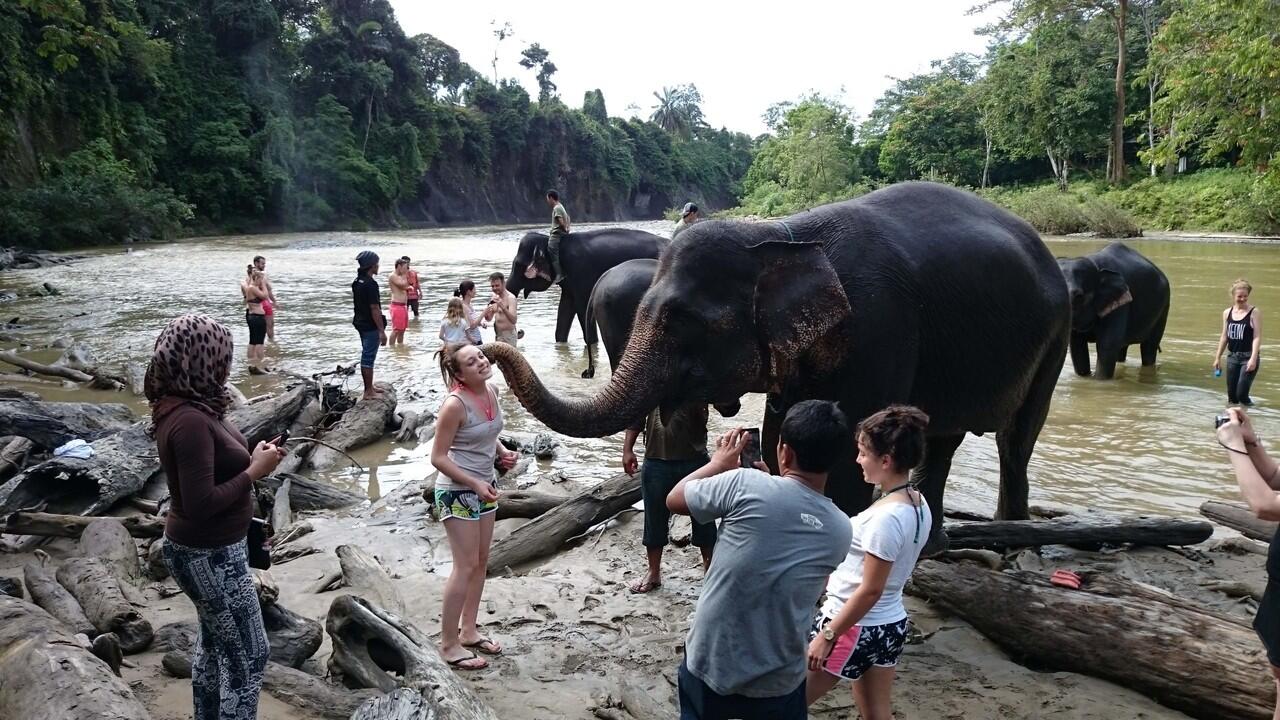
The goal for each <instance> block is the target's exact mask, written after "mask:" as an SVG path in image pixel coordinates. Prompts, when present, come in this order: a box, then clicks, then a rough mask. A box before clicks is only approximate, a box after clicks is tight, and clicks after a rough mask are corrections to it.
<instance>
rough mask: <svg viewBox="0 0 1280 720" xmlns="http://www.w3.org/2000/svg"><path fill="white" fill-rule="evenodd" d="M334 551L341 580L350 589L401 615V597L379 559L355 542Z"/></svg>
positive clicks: (402, 609)
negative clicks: (340, 570) (339, 567)
mask: <svg viewBox="0 0 1280 720" xmlns="http://www.w3.org/2000/svg"><path fill="white" fill-rule="evenodd" d="M334 552H335V553H337V555H338V564H339V565H340V566H341V568H342V580H343V583H344V584H345V585H346V586H347V587H348V588H351V591H352V592H354V593H355V594H357V595H360V596H362V597H364V598H365V599H367V600H368V601H369V602H371V603H373V604H374V605H377V606H378V607H380V608H383V609H385V610H389V611H390V612H393V613H395V614H397V615H403V614H404V598H403V597H401V595H400V591H399V590H398V589H396V586H395V583H394V582H393V581H392V580H391V575H390V574H389V573H388V572H387V569H386V568H385V567H383V566H382V563H381V562H379V561H378V558H376V557H374V556H372V555H370V554H369V553H367V552H365V551H364V550H361V549H360V548H359V547H358V546H356V545H339V546H338V547H337V548H336V549H335V550H334Z"/></svg>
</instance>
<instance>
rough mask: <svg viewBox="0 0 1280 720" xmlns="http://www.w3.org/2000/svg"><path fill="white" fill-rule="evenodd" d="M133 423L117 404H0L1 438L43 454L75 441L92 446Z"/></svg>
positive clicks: (7, 401)
mask: <svg viewBox="0 0 1280 720" xmlns="http://www.w3.org/2000/svg"><path fill="white" fill-rule="evenodd" d="M135 420H136V418H135V417H134V415H133V411H132V410H130V409H129V407H128V406H127V405H120V404H118V403H103V404H96V403H67V402H31V401H29V400H0V435H15V436H17V437H24V438H27V439H29V440H31V441H33V442H34V443H35V444H37V445H39V446H40V447H42V448H45V449H46V450H52V449H54V448H56V447H58V446H59V445H62V444H63V443H66V442H68V441H70V440H75V439H77V438H79V439H81V440H84V441H85V442H92V441H94V440H97V439H98V438H100V437H103V436H105V435H108V434H110V433H115V432H120V431H121V430H124V429H125V428H127V427H129V425H130V424H132V423H133V422H134V421H135Z"/></svg>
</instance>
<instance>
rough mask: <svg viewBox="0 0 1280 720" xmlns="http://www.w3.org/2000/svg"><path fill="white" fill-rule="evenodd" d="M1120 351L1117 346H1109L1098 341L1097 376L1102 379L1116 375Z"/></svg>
mask: <svg viewBox="0 0 1280 720" xmlns="http://www.w3.org/2000/svg"><path fill="white" fill-rule="evenodd" d="M1119 354H1120V351H1119V350H1117V349H1116V348H1112V347H1108V346H1106V345H1103V344H1102V343H1098V372H1097V377H1098V378H1099V379H1102V380H1110V379H1111V378H1113V377H1115V375H1116V358H1117V357H1118V356H1119Z"/></svg>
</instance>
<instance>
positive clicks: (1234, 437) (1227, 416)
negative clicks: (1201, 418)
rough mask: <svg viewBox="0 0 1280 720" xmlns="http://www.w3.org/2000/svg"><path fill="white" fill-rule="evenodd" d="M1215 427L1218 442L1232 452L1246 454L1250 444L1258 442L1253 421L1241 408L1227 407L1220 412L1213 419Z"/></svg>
mask: <svg viewBox="0 0 1280 720" xmlns="http://www.w3.org/2000/svg"><path fill="white" fill-rule="evenodd" d="M1213 427H1214V429H1215V430H1216V431H1217V435H1218V442H1219V443H1221V444H1222V445H1223V447H1225V448H1227V449H1228V450H1230V451H1232V452H1238V453H1242V454H1246V453H1248V451H1249V447H1250V446H1252V445H1257V444H1258V435H1257V433H1255V432H1254V430H1253V423H1252V422H1250V421H1249V416H1248V415H1245V414H1244V410H1241V409H1240V408H1235V407H1233V408H1227V409H1226V410H1225V411H1223V412H1220V413H1218V415H1217V417H1215V418H1214V419H1213Z"/></svg>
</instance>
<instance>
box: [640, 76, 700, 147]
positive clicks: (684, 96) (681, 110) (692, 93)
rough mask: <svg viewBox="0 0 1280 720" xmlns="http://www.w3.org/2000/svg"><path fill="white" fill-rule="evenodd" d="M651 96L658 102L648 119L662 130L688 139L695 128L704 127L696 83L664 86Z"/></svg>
mask: <svg viewBox="0 0 1280 720" xmlns="http://www.w3.org/2000/svg"><path fill="white" fill-rule="evenodd" d="M653 97H654V98H655V99H657V101H658V104H657V105H654V106H653V107H652V110H653V114H652V115H650V116H649V119H650V120H651V121H653V122H655V123H657V124H658V126H659V127H661V128H662V129H663V130H666V131H667V132H669V133H671V134H672V135H676V136H679V137H682V138H685V139H688V138H690V137H692V136H693V133H694V132H695V131H696V130H698V129H699V128H703V127H706V121H705V120H704V119H703V116H702V93H700V92H698V87H697V86H696V85H693V84H688V85H676V86H675V87H665V86H664V87H663V88H662V92H661V93H657V92H655V93H654V94H653Z"/></svg>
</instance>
